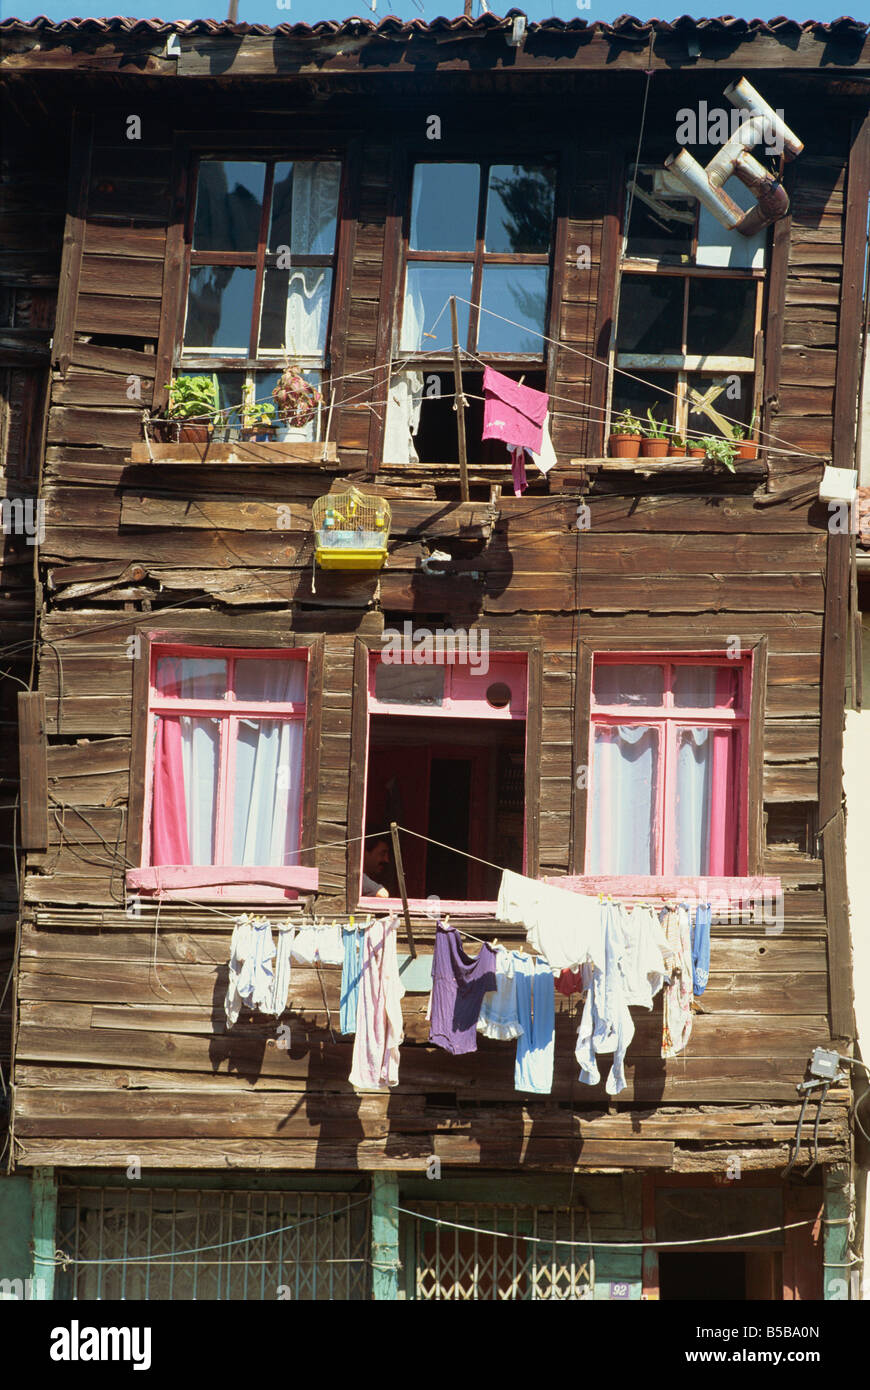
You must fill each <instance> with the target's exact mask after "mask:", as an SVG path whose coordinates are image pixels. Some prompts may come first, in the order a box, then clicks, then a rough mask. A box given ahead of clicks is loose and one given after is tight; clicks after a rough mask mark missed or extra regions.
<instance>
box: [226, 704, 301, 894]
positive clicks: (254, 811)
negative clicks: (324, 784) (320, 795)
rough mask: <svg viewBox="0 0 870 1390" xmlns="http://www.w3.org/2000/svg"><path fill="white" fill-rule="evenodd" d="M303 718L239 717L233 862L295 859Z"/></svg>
mask: <svg viewBox="0 0 870 1390" xmlns="http://www.w3.org/2000/svg"><path fill="white" fill-rule="evenodd" d="M303 737H304V723H303V721H302V720H301V719H240V720H239V723H238V737H237V739H236V780H235V803H234V805H233V842H232V863H233V864H260V865H274V866H277V865H285V866H286V865H293V864H296V863H297V862H298V854H297V851H298V849H299V807H300V805H301V796H302V744H303Z"/></svg>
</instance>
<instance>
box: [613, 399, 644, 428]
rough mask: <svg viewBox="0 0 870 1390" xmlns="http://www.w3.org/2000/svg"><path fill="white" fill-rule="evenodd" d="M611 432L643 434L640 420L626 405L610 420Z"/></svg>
mask: <svg viewBox="0 0 870 1390" xmlns="http://www.w3.org/2000/svg"><path fill="white" fill-rule="evenodd" d="M610 433H611V434H643V429H642V427H641V423H640V420H637V419H636V418H635V417H634V416H633V415H632V413H631V411H630V410H629V409H628V406H626V408H625V410H621V411H620V412H619V414H618V415H617V416H615V417H614V419H613V420H611V422H610Z"/></svg>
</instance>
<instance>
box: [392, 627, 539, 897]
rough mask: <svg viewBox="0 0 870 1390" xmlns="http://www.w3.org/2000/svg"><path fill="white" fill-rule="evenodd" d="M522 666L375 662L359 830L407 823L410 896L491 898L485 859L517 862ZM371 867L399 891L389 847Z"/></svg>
mask: <svg viewBox="0 0 870 1390" xmlns="http://www.w3.org/2000/svg"><path fill="white" fill-rule="evenodd" d="M526 665H527V663H526V659H525V657H524V656H509V657H504V656H503V655H502V654H501V653H500V654H499V657H498V659H497V660H496V661H494V662H492V663H489V666H488V669H487V670H485V671H480V670H475V669H474V668H473V667H472V666H471V665H470V664H469V663H468V662H454V663H452V664H451V665H441V666H440V667H434V666H433V667H427V666H424V667H422V668H420V667H417V668H408V667H401V666H399V667H397V666H392V667H391V666H388V665H385V664H384V665H382V664H381V663H380V662H379V661H378V660H377V658H375V659H374V660H373V664H372V668H371V671H370V681H369V692H368V701H369V704H368V707H369V720H368V743H367V755H366V789H365V828H366V833H367V834H368V835H373V834H375V833H376V832H383V831H384V830H385V829H386V828H387V827H388V826H389V825H390V823H391V822H392V821H395V822H396V823H397V825H399V826H401V827H403V828H404V831H405V832H408V831H410V832H413V833H412V834H408V833H402V834H401V851H402V864H403V868H404V873H405V886H406V891H407V894H408V897H409V899H411V900H415V899H416V900H421V901H424V900H425V899H427V898H429V897H432V896H433V895H434V896H437V897H438V898H439V899H441V900H442V901H443V902H450V903H458V904H461V903H465V902H472V903H475V902H481V903H485V902H493V901H494V900H495V899H496V898H497V896H498V889H499V882H500V877H501V875H500V868H495V867H492V866H494V865H498V866H500V867H504V868H509V869H514V870H516V871H517V872H518V873H522V872H523V870H524V867H525V853H526V844H525V830H526V826H525V806H526V787H525V765H526ZM369 843H370V842H369ZM456 851H459V853H457V852H456ZM385 858H386V855H382V860H383V859H385ZM482 861H488V863H484V862H482ZM379 871H380V876H379V877H378V878H377V879H376V881H377V882H378V883H379V884H380V886H381V887H383V888H385V889H386V890H387V893H388V894H389V896H390V897H391V898H397V897H398V896H399V883H398V877H397V873H396V865H395V864H394V863H393V856H392V852H391V851H390V853H389V857H388V862H381V863H380V864H379ZM369 877H370V878H371V877H372V875H371V874H369ZM369 891H371V889H370V890H369Z"/></svg>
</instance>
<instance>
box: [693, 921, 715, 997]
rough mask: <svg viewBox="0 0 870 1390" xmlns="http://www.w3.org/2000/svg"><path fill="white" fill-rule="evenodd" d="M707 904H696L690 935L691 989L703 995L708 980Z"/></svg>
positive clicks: (708, 932)
mask: <svg viewBox="0 0 870 1390" xmlns="http://www.w3.org/2000/svg"><path fill="white" fill-rule="evenodd" d="M712 915H713V913H712V909H711V907H710V904H709V903H698V906H697V908H696V909H695V929H694V931H693V933H692V988H693V991H694V993H695V994H696V995H697V994H703V993H704V990H705V989H706V988H707V981H708V980H709V978H710V919H711V917H712Z"/></svg>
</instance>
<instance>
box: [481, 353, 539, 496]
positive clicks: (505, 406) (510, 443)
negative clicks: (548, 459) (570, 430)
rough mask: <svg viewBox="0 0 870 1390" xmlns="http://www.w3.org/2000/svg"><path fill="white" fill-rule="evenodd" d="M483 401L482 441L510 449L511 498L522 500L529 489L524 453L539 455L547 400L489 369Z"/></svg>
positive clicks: (484, 383) (529, 388)
mask: <svg viewBox="0 0 870 1390" xmlns="http://www.w3.org/2000/svg"><path fill="white" fill-rule="evenodd" d="M483 397H484V405H483V438H484V439H500V440H501V441H502V443H503V444H504V445H506V447H507V448H508V449H510V451H511V471H512V473H513V479H514V495H515V496H516V497H521V496H522V494H523V493H524V492H525V490H526V487H527V486H528V484H527V482H526V468H525V452H524V451H525V450H526V449H528V450H529V452H530V453H533V454H539V453H540V452H541V446H542V443H543V438H544V421H545V419H546V418H547V410H548V409H549V405H550V398H549V396H548V395H547V393H546V391H535V390H533V389H532V387H531V386H520V384H519V382H518V381H512V380H511V378H510V377H509V376H503V375H502V374H501V372H495V371H493V369H492V367H485V368H484V372H483Z"/></svg>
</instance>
